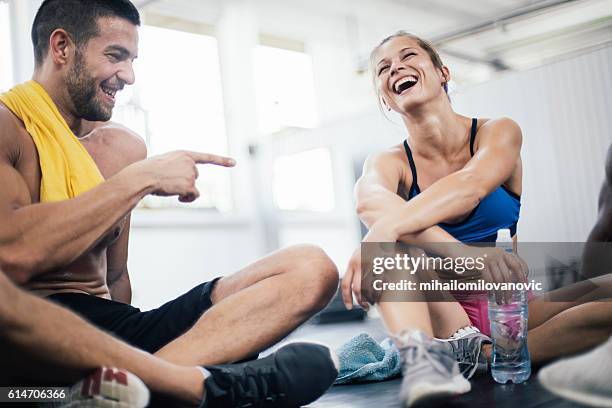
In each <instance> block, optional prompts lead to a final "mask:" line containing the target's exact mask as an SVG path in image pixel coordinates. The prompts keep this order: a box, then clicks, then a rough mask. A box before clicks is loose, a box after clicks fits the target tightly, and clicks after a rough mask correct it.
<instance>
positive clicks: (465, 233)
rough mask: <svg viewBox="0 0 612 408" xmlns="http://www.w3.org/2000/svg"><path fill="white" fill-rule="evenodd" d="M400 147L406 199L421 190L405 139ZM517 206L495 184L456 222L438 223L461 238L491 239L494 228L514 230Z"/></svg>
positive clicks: (515, 198)
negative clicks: (406, 168)
mask: <svg viewBox="0 0 612 408" xmlns="http://www.w3.org/2000/svg"><path fill="white" fill-rule="evenodd" d="M477 123H478V121H477V119H476V118H473V119H472V130H471V133H470V154H471V155H472V156H474V140H475V139H476V125H477ZM404 149H406V155H407V156H408V163H409V164H410V170H411V171H412V185H411V186H410V191H409V192H408V200H410V199H411V198H413V197H414V196H416V195H417V194H419V193H420V192H421V189H420V188H419V184H418V182H417V171H416V166H415V164H414V159H413V157H412V151H411V150H410V147H409V146H408V141H407V140H405V141H404ZM520 209H521V197H520V196H518V195H517V194H515V193H513V192H512V191H510V190H508V189H507V188H506V187H505V186H503V185H502V186H499V187H497V188H496V189H495V190H493V191H492V192H491V193H490V194H489V195H487V196H486V197H485V198H483V199H482V200H481V201H480V203H478V205H477V206H476V207H475V208H474V209H473V210H472V212H471V213H470V214H469V215H468V216H467V217H466V218H465V219H464V220H463V221H460V222H457V223H452V224H451V223H445V222H442V223H440V224H438V226H440V227H441V228H442V229H444V230H445V231H446V232H448V233H449V234H450V235H452V236H453V237H454V238H455V239H457V240H458V241H461V242H495V240H496V239H497V230H499V229H503V228H509V229H510V232H511V234H512V236H514V234H516V224H517V223H518V219H519V213H520Z"/></svg>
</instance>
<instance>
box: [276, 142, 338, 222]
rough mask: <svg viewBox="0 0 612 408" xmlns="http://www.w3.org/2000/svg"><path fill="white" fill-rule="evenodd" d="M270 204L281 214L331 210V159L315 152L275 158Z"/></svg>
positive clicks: (322, 153) (332, 204)
mask: <svg viewBox="0 0 612 408" xmlns="http://www.w3.org/2000/svg"><path fill="white" fill-rule="evenodd" d="M273 174H274V176H273V181H272V184H273V191H274V203H275V204H276V206H277V207H278V208H279V209H281V210H301V211H319V212H327V211H332V210H333V209H334V183H333V172H332V162H331V155H330V153H329V150H328V149H325V148H319V149H313V150H307V151H304V152H300V153H295V154H290V155H286V156H281V157H279V158H277V159H276V160H275V162H274V173H273Z"/></svg>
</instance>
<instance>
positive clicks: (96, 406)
mask: <svg viewBox="0 0 612 408" xmlns="http://www.w3.org/2000/svg"><path fill="white" fill-rule="evenodd" d="M68 394H69V395H68V398H67V400H66V402H63V403H62V404H61V405H60V406H61V407H71V408H72V407H75V408H77V407H79V408H80V407H84V408H144V407H146V406H147V404H148V403H149V390H148V389H147V387H146V386H145V385H144V383H143V382H142V381H141V380H140V378H138V377H136V376H135V375H134V374H132V373H130V372H128V371H125V370H121V369H117V368H108V367H102V368H99V369H97V370H96V371H95V372H93V373H92V374H90V375H88V376H87V377H85V378H84V379H83V380H81V381H79V382H78V383H76V384H75V385H73V386H72V387H71V388H70V391H69V393H68Z"/></svg>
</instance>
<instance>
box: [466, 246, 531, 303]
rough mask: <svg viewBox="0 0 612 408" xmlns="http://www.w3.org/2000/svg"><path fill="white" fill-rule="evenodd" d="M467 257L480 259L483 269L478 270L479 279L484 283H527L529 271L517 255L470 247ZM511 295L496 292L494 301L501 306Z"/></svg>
mask: <svg viewBox="0 0 612 408" xmlns="http://www.w3.org/2000/svg"><path fill="white" fill-rule="evenodd" d="M467 251H468V252H467V256H469V257H471V258H473V259H476V258H480V259H482V263H483V264H484V268H483V269H482V270H480V271H479V272H480V277H481V278H482V279H483V280H484V281H486V282H492V283H510V282H515V283H518V282H523V283H526V282H527V275H528V273H529V269H528V267H527V263H525V261H523V260H522V259H521V258H520V257H519V256H518V255H516V254H514V253H508V252H506V251H504V250H503V249H501V248H491V247H487V248H480V247H470V248H469V249H468V250H467ZM510 295H511V293H510V292H507V291H505V292H504V291H496V292H495V299H496V301H497V303H499V304H501V303H503V301H506V302H507V301H508V300H509V298H510Z"/></svg>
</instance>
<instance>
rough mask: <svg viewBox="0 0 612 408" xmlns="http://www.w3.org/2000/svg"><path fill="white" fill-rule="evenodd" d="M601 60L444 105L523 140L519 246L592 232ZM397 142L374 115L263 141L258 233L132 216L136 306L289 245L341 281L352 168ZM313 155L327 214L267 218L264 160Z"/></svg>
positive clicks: (398, 133)
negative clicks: (328, 186) (510, 124)
mask: <svg viewBox="0 0 612 408" xmlns="http://www.w3.org/2000/svg"><path fill="white" fill-rule="evenodd" d="M611 61H612V47H608V48H604V49H600V50H596V51H592V52H590V53H588V54H584V55H581V56H579V57H575V58H572V59H568V60H564V61H560V62H558V63H555V64H551V65H547V66H543V67H540V68H538V69H533V70H530V71H525V72H516V73H511V74H508V75H506V76H504V77H502V78H499V79H497V80H494V81H491V82H488V83H485V84H482V85H479V86H477V87H474V88H471V89H467V90H465V91H463V92H461V93H460V94H456V95H453V105H454V107H455V109H456V111H458V112H460V113H463V114H466V115H476V116H479V117H498V116H509V117H511V118H513V119H515V120H516V121H517V122H518V123H519V124H520V125H521V127H522V129H523V134H524V145H523V149H522V156H523V163H524V180H523V196H522V209H521V220H520V223H519V236H520V239H521V240H522V241H524V242H528V241H549V242H556V241H581V240H584V239H585V238H586V235H587V233H588V231H589V230H590V228H591V226H592V225H593V223H594V221H595V217H596V202H597V195H598V191H599V188H600V185H601V182H602V180H603V163H604V155H605V151H606V149H607V147H608V145H609V144H610V143H611V142H612V137H611V135H612V117H611V116H610V115H609V112H610V107H611V106H612V96H611V95H610V93H609V91H610V89H612V83H611V82H612V81H611V79H610V73H611V72H610V71H611ZM404 137H405V135H404V133H403V129H402V127H401V126H399V125H396V124H394V123H392V122H391V121H389V120H387V119H385V118H384V117H383V115H382V114H381V113H380V112H378V111H373V112H370V113H368V114H363V115H358V116H355V117H353V118H351V119H350V120H342V121H340V122H337V123H335V124H330V125H327V126H323V127H321V128H318V129H315V130H312V131H299V132H293V133H288V134H284V135H278V136H277V137H274V138H270V139H268V140H267V141H266V142H265V143H262V145H261V146H260V148H259V150H258V155H257V161H258V165H256V166H253V168H256V169H258V172H259V177H256V176H254V175H253V179H252V181H253V184H254V185H256V186H257V189H258V200H260V201H259V204H258V205H260V206H261V213H260V215H259V217H260V219H259V220H258V222H257V223H255V222H254V220H252V219H249V218H246V219H237V220H236V219H235V220H234V221H232V220H231V219H230V220H225V221H224V220H218V219H217V218H215V217H214V216H208V217H206V216H205V217H202V218H201V219H200V222H197V219H196V222H194V221H193V220H191V219H189V218H185V217H186V216H185V215H182V217H183V218H181V217H179V219H178V221H177V219H175V220H174V221H173V220H172V217H167V216H164V215H163V214H161V215H160V214H157V215H155V214H153V215H151V214H149V215H148V217H147V216H143V215H142V214H137V215H136V217H135V227H134V228H133V229H132V237H131V244H130V259H129V266H130V273H131V275H132V279H133V282H134V285H133V286H134V287H135V295H134V300H135V303H136V304H137V305H141V306H144V307H152V306H154V305H157V304H159V303H160V302H161V301H163V300H168V299H170V298H172V297H173V296H176V295H178V294H179V293H181V291H185V290H187V289H189V288H190V287H192V286H193V285H195V284H197V283H200V282H202V281H205V280H209V279H211V278H212V277H214V276H218V275H224V274H227V273H230V272H232V271H235V270H237V269H239V268H240V267H242V266H244V265H246V264H247V263H249V262H252V261H253V260H255V259H256V258H257V257H259V256H262V255H263V254H264V252H266V251H265V250H262V249H261V248H267V249H268V250H270V249H273V248H275V247H276V246H278V245H280V246H285V245H289V244H292V243H297V242H311V243H315V244H318V245H320V246H322V247H323V248H324V249H325V250H326V251H327V252H328V253H329V254H330V256H331V257H332V259H334V261H335V262H336V263H337V264H338V266H339V267H340V269H341V271H343V268H344V267H345V265H346V261H347V260H348V257H349V256H350V254H351V252H352V251H353V250H354V249H355V248H356V247H357V245H358V243H359V230H358V223H357V220H356V218H355V216H354V212H353V199H352V184H353V182H354V179H353V169H352V160H353V158H362V157H364V156H365V155H366V154H367V153H369V152H371V151H375V150H377V149H381V148H384V147H386V146H390V145H393V144H396V143H399V142H401V141H402V140H403V138H404ZM321 146H327V147H329V148H330V150H331V152H332V158H333V160H334V171H335V174H334V186H335V189H336V202H337V209H336V211H334V212H333V213H331V214H315V213H313V214H304V213H301V214H292V213H280V212H278V211H275V210H274V209H273V206H272V200H271V191H272V190H271V185H270V182H271V179H272V178H271V166H272V163H273V158H274V157H276V156H279V155H283V154H291V153H295V152H298V151H302V150H308V149H312V148H316V147H321ZM313 165H316V163H313ZM313 182H316V180H313ZM252 204H253V205H255V203H252ZM214 220H217V221H214ZM160 223H161V224H162V225H165V226H160V225H159V224H160ZM259 224H263V225H264V227H263V228H265V226H266V225H267V226H268V227H269V231H268V235H267V238H266V239H268V240H270V242H261V240H262V237H264V236H266V234H265V233H263V231H261V229H260V228H259V227H258V226H257V225H259ZM156 225H157V226H156ZM176 225H179V226H176ZM270 233H272V234H273V235H274V236H270Z"/></svg>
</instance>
